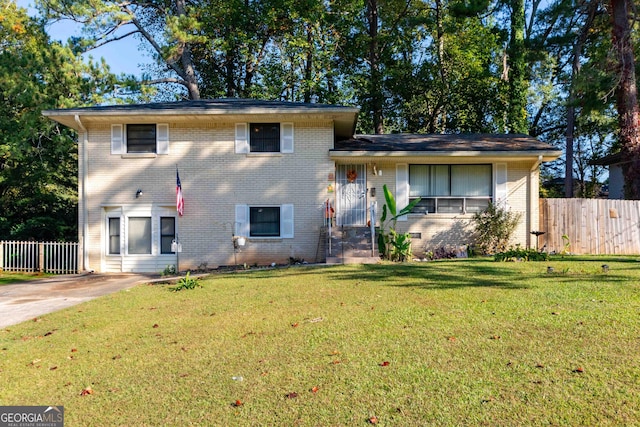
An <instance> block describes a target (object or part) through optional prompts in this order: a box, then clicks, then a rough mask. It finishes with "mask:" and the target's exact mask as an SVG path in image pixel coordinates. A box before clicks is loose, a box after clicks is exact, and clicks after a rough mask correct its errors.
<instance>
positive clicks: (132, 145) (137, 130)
mask: <svg viewBox="0 0 640 427" xmlns="http://www.w3.org/2000/svg"><path fill="white" fill-rule="evenodd" d="M111 154H169V125H168V124H166V123H158V124H156V123H145V124H137V123H132V124H126V125H123V124H115V125H111Z"/></svg>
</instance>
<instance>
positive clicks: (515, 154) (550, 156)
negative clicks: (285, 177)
mask: <svg viewBox="0 0 640 427" xmlns="http://www.w3.org/2000/svg"><path fill="white" fill-rule="evenodd" d="M561 155H562V151H543V152H542V154H540V151H538V152H531V151H479V150H474V151H471V150H460V151H366V150H357V151H355V150H354V151H342V150H340V151H338V150H330V151H329V157H330V158H332V159H339V158H354V157H355V158H358V157H360V158H366V157H387V158H388V157H501V158H509V157H511V158H521V159H522V158H529V159H530V158H531V157H536V158H537V162H536V166H535V167H537V166H540V163H542V161H550V160H555V159H557V158H558V157H560V156H561Z"/></svg>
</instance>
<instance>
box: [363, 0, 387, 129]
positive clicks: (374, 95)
mask: <svg viewBox="0 0 640 427" xmlns="http://www.w3.org/2000/svg"><path fill="white" fill-rule="evenodd" d="M367 20H368V21H369V66H370V67H371V86H370V87H371V93H370V96H371V113H372V114H373V128H374V132H375V133H376V134H382V133H384V125H383V115H382V105H383V102H384V99H383V96H382V78H381V75H380V56H379V51H378V0H367Z"/></svg>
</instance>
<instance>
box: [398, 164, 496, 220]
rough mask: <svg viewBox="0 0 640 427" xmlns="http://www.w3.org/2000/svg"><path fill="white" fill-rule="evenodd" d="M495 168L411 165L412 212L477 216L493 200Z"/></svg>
mask: <svg viewBox="0 0 640 427" xmlns="http://www.w3.org/2000/svg"><path fill="white" fill-rule="evenodd" d="M492 182H493V181H492V167H491V165H409V200H412V199H416V198H418V197H420V198H421V200H420V202H419V203H418V204H417V205H416V206H415V207H414V208H413V210H412V213H460V214H461V213H475V212H481V211H483V210H484V209H486V208H487V206H488V205H489V202H490V201H491V199H492V197H493V191H492V188H493V185H492Z"/></svg>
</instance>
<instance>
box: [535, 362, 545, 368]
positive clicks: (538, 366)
mask: <svg viewBox="0 0 640 427" xmlns="http://www.w3.org/2000/svg"><path fill="white" fill-rule="evenodd" d="M536 368H544V365H543V364H542V363H538V364H536Z"/></svg>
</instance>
